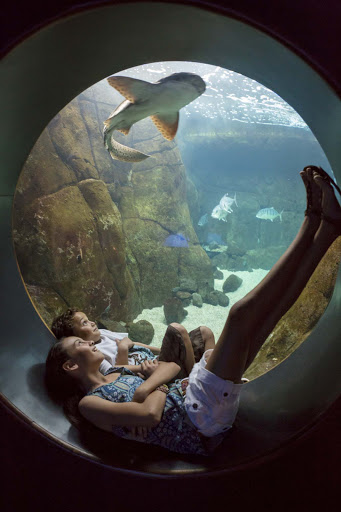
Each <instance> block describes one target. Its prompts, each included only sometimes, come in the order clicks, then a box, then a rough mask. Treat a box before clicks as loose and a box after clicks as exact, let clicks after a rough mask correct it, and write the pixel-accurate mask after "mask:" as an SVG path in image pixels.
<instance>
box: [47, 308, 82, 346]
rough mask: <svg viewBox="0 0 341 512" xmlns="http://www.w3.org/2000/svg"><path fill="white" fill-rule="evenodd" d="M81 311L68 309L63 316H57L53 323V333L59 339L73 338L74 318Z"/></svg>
mask: <svg viewBox="0 0 341 512" xmlns="http://www.w3.org/2000/svg"><path fill="white" fill-rule="evenodd" d="M77 311H79V309H76V308H68V309H67V310H66V311H65V312H64V313H63V314H62V315H59V316H57V318H55V319H54V320H53V322H52V325H51V331H52V332H53V334H54V335H55V337H56V338H57V340H60V339H61V338H66V337H68V336H73V317H74V315H75V313H77Z"/></svg>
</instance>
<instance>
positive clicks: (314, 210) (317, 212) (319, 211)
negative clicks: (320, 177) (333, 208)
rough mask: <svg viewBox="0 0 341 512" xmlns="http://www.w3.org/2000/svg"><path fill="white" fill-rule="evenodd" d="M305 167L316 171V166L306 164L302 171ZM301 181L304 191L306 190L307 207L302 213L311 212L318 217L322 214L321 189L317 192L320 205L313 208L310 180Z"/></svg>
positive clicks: (308, 213) (306, 214) (307, 214)
mask: <svg viewBox="0 0 341 512" xmlns="http://www.w3.org/2000/svg"><path fill="white" fill-rule="evenodd" d="M306 169H312V170H313V171H314V170H315V169H316V172H317V169H318V168H317V167H316V166H315V165H307V166H306V167H304V169H303V171H305V170H306ZM303 171H302V172H303ZM303 183H304V185H305V187H306V191H307V209H306V210H305V212H304V215H305V216H309V215H311V214H313V215H317V216H318V217H321V214H322V208H321V201H322V191H321V190H320V191H319V194H320V207H319V208H317V207H316V206H315V207H314V208H313V207H312V204H311V203H312V200H311V184H310V181H309V180H307V181H306V182H305V181H304V180H303Z"/></svg>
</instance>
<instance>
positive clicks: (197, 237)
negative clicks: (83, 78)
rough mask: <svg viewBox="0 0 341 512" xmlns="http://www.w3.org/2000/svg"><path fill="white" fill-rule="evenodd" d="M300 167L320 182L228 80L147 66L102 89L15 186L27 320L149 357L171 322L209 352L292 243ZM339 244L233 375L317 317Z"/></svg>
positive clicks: (267, 363)
mask: <svg viewBox="0 0 341 512" xmlns="http://www.w3.org/2000/svg"><path fill="white" fill-rule="evenodd" d="M174 74H176V75H174ZM155 112H156V114H155ZM178 113H179V114H178ZM309 164H312V165H317V166H321V167H323V168H324V169H325V170H326V171H327V172H328V173H329V174H330V175H332V176H333V173H332V170H331V168H330V165H329V163H328V161H327V159H326V157H325V155H324V153H323V150H322V148H321V147H320V145H319V143H318V141H317V140H316V138H315V137H314V135H313V133H312V132H311V131H310V129H309V127H308V126H307V125H306V124H305V122H304V121H303V119H302V118H301V117H300V116H299V115H298V113H297V112H295V111H294V110H293V108H292V107H291V106H290V105H288V104H287V103H286V102H285V101H284V100H283V99H282V98H280V97H279V96H278V95H277V94H276V93H275V92H273V91H271V90H269V89H267V88H266V87H265V86H263V85H262V84H260V83H258V82H256V81H254V80H252V79H250V78H248V77H246V76H243V75H240V74H238V73H235V72H234V71H231V70H227V69H223V68H220V67H216V66H212V65H208V64H200V63H192V62H158V63H151V64H145V65H142V66H138V67H135V68H130V69H127V70H123V71H121V72H119V73H117V74H116V75H112V77H110V78H108V79H107V78H105V79H103V80H102V81H100V82H98V83H96V84H95V85H93V86H92V87H90V88H89V89H87V90H85V91H83V92H82V93H81V94H79V96H77V97H76V98H74V99H73V100H72V101H71V102H70V103H69V104H68V105H66V106H65V108H63V110H61V111H60V112H59V113H57V114H56V116H55V117H54V118H53V119H52V120H51V122H50V123H49V125H48V126H47V127H46V128H45V130H44V131H43V133H42V134H41V136H40V138H39V139H38V141H37V142H36V144H35V146H34V147H33V149H32V151H31V153H30V155H29V157H28V159H27V161H26V163H25V165H24V168H23V170H22V173H21V176H20V179H19V181H18V184H17V189H16V194H15V201H14V209H13V238H14V245H15V251H16V256H17V260H18V265H19V268H20V272H21V274H22V277H23V280H24V282H25V285H26V289H27V291H28V293H29V295H30V297H31V300H32V302H33V304H34V306H35V308H36V310H37V311H38V313H39V314H40V316H41V318H42V319H43V320H44V322H45V323H46V324H47V325H48V326H51V323H52V320H53V319H54V318H55V317H56V316H58V315H59V314H61V313H62V312H64V311H65V309H66V308H67V307H70V306H71V307H76V308H77V309H78V310H79V311H83V312H84V313H85V314H86V315H87V316H88V317H89V318H90V319H91V320H95V321H96V322H97V323H98V325H99V327H102V328H106V329H109V330H111V331H115V332H128V334H129V337H130V338H131V339H132V340H134V341H139V342H142V343H146V344H152V345H153V346H161V343H162V339H163V336H164V333H165V331H166V327H167V325H168V324H169V323H171V322H178V323H182V324H183V325H184V326H185V327H186V329H187V330H188V331H190V330H192V329H195V328H196V327H198V326H199V325H207V326H208V327H210V329H212V331H213V332H214V334H215V337H216V341H217V340H218V338H219V335H220V333H221V331H222V329H223V326H224V323H225V321H226V318H227V315H228V312H229V309H230V308H231V306H232V305H233V304H235V303H236V302H237V301H238V300H239V299H240V298H242V297H243V296H245V294H247V293H248V292H249V291H250V290H251V289H252V288H253V287H254V286H255V285H256V284H257V283H259V282H260V281H261V279H262V278H263V277H264V276H265V275H266V274H267V272H268V271H269V270H270V269H271V267H272V265H273V264H274V263H275V262H276V261H277V260H278V258H279V257H280V256H281V255H282V254H283V252H284V251H285V250H286V248H287V247H288V246H289V244H290V243H291V242H292V240H293V239H294V237H295V235H296V233H297V230H298V228H299V226H300V224H301V223H302V220H303V218H304V210H305V208H306V193H305V188H304V186H303V183H302V180H301V178H300V175H299V171H300V170H302V168H303V167H305V166H306V165H309ZM340 241H341V238H339V240H338V241H337V242H336V243H335V244H334V245H333V246H332V247H331V248H330V250H329V251H328V253H327V254H326V256H325V257H324V259H323V260H322V262H321V263H320V265H319V266H318V268H317V269H316V271H315V273H314V275H313V277H312V278H311V280H310V281H309V283H308V285H307V287H306V289H305V290H304V291H303V293H302V294H301V296H300V298H299V299H298V300H297V302H296V303H295V304H294V306H293V307H292V308H291V310H290V311H289V312H288V313H287V314H286V315H285V316H284V317H283V318H282V319H281V321H280V322H279V324H278V325H277V326H276V328H275V330H274V331H273V332H272V333H271V335H270V336H269V338H268V340H267V341H266V343H265V344H264V345H263V347H262V349H261V350H260V352H259V354H258V355H257V357H256V359H255V361H254V362H253V363H252V365H251V367H250V368H249V369H248V371H247V374H246V377H247V378H249V379H252V378H255V377H257V376H259V375H261V374H262V373H264V372H265V371H268V370H269V369H271V368H272V367H274V366H276V365H277V364H279V363H280V362H281V361H282V360H283V359H284V358H286V357H287V356H288V355H289V354H290V353H291V352H292V351H293V350H295V348H297V347H298V346H299V344H300V343H301V342H302V341H303V340H304V339H305V338H306V337H307V335H308V334H309V332H310V331H311V330H312V328H313V327H314V325H315V324H316V322H317V321H318V319H319V318H320V316H321V315H322V314H323V312H324V310H325V308H326V306H327V305H328V302H329V300H330V297H331V294H332V291H333V287H334V284H335V280H336V274H337V269H338V263H339V253H340V249H341V247H340Z"/></svg>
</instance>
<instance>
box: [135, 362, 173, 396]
mask: <svg viewBox="0 0 341 512" xmlns="http://www.w3.org/2000/svg"><path fill="white" fill-rule="evenodd" d="M152 364H153V362H152V361H144V362H143V363H142V364H141V367H142V372H143V371H144V367H145V366H147V367H148V366H152ZM179 371H180V366H179V365H178V364H176V363H166V362H164V361H159V362H158V365H157V367H156V368H155V369H154V368H152V374H151V375H150V376H149V377H148V378H147V379H146V380H145V381H144V382H142V384H141V385H140V386H139V387H138V388H137V389H136V391H135V393H134V396H133V401H134V402H139V403H141V402H144V401H145V400H146V399H147V397H148V396H149V395H150V394H151V393H152V392H153V391H154V390H155V389H156V388H157V387H158V386H161V385H162V384H165V383H167V382H169V381H170V380H172V379H173V378H174V377H176V376H177V374H178V373H179Z"/></svg>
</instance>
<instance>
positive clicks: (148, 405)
mask: <svg viewBox="0 0 341 512" xmlns="http://www.w3.org/2000/svg"><path fill="white" fill-rule="evenodd" d="M165 403H166V394H165V393H163V392H162V391H154V392H153V393H151V394H150V395H149V396H148V397H147V398H146V400H145V401H144V402H143V403H136V402H128V403H113V402H109V401H108V400H104V399H103V398H100V397H98V396H85V397H83V398H82V400H81V401H80V402H79V405H78V408H79V411H80V413H81V414H82V416H84V418H86V419H87V420H88V421H90V423H93V424H94V425H96V427H98V428H101V429H102V430H106V431H107V432H111V431H112V427H113V426H122V427H130V428H133V427H149V428H152V427H156V426H157V425H158V424H159V423H160V421H161V418H162V413H163V409H164V406H165Z"/></svg>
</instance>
